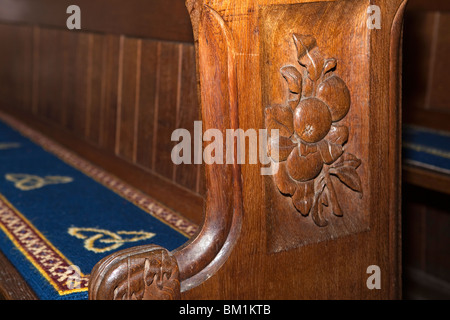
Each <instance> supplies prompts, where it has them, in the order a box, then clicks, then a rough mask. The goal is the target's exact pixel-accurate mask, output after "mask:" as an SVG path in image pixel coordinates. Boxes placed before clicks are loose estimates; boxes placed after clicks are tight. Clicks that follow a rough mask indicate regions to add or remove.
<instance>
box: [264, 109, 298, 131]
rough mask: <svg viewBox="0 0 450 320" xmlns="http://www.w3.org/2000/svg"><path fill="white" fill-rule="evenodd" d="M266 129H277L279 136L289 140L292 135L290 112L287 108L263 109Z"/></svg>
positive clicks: (291, 116)
mask: <svg viewBox="0 0 450 320" xmlns="http://www.w3.org/2000/svg"><path fill="white" fill-rule="evenodd" d="M264 112H265V116H266V128H267V129H268V130H269V135H270V130H273V129H278V130H279V134H280V136H283V137H286V138H290V137H291V136H292V134H293V133H294V123H293V122H294V121H293V114H292V110H291V108H290V107H288V106H274V107H270V108H266V109H265V111H264Z"/></svg>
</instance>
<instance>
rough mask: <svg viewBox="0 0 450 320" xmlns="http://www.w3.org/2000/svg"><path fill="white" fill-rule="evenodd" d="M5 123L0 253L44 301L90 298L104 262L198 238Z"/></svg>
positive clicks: (108, 179) (161, 210)
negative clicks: (94, 275) (133, 250)
mask: <svg viewBox="0 0 450 320" xmlns="http://www.w3.org/2000/svg"><path fill="white" fill-rule="evenodd" d="M0 119H1V120H2V121H3V122H0V250H1V251H2V252H3V253H4V254H5V256H6V257H7V258H8V259H9V260H10V261H11V263H12V264H13V265H14V266H15V268H16V269H17V270H18V271H19V272H20V273H21V275H22V276H23V278H24V279H25V281H27V283H28V284H29V285H30V287H31V288H32V289H33V290H34V291H35V293H36V295H37V296H38V297H39V298H40V299H45V300H66V299H87V297H88V294H87V290H88V281H89V273H90V271H91V270H92V268H93V267H94V265H95V264H96V263H97V262H98V261H99V260H101V259H102V258H103V257H105V256H107V255H109V254H111V253H113V252H114V251H117V250H122V249H126V248H129V247H132V246H137V245H143V244H156V245H160V246H163V247H165V248H167V249H169V250H173V249H175V248H177V247H179V246H181V245H182V244H184V243H185V242H186V241H187V240H188V238H190V237H191V236H192V235H193V234H194V233H195V232H196V229H197V226H196V225H194V224H193V223H191V222H190V221H188V220H186V219H184V218H183V217H182V216H180V215H178V214H177V213H175V212H173V211H171V210H170V209H168V208H166V207H164V206H163V205H161V204H159V203H158V202H156V201H155V200H153V199H151V198H149V197H147V196H146V195H144V194H142V193H141V192H139V191H137V190H135V189H133V188H132V187H130V186H128V185H127V184H125V183H124V182H122V181H120V180H119V179H117V178H116V177H114V176H112V175H110V174H108V173H106V172H104V171H103V170H102V169H100V168H98V167H96V166H94V165H92V164H91V163H89V162H87V161H85V160H83V159H82V158H80V157H78V156H76V155H75V154H73V153H71V152H70V151H68V150H66V149H65V148H63V147H61V146H60V145H57V144H55V143H54V142H52V141H51V140H49V139H47V138H46V137H45V136H43V135H41V134H39V133H38V132H35V131H34V130H31V129H29V128H28V127H26V126H24V125H23V124H21V123H20V122H17V121H16V120H15V119H13V118H11V117H9V116H7V115H5V114H3V113H0ZM13 128H14V129H13Z"/></svg>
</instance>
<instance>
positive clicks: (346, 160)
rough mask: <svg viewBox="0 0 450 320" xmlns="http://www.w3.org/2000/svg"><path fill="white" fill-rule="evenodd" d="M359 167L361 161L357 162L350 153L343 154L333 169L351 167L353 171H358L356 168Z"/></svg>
mask: <svg viewBox="0 0 450 320" xmlns="http://www.w3.org/2000/svg"><path fill="white" fill-rule="evenodd" d="M360 165H361V160H359V159H358V158H357V157H356V156H355V155H353V154H351V153H345V154H344V155H343V156H342V157H341V158H340V159H339V161H337V162H336V163H335V164H334V165H333V168H339V167H343V166H348V167H352V168H354V169H358V167H359V166H360Z"/></svg>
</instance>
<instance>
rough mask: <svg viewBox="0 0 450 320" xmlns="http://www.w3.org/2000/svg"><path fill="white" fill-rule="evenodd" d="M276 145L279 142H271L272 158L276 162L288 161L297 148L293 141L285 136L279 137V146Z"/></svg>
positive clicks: (270, 151)
mask: <svg viewBox="0 0 450 320" xmlns="http://www.w3.org/2000/svg"><path fill="white" fill-rule="evenodd" d="M276 143H277V141H275V140H271V142H270V144H269V154H270V157H271V158H272V159H273V160H274V161H276V162H281V161H286V160H287V158H288V157H289V155H290V154H291V152H292V150H293V149H294V148H295V147H296V146H297V145H296V144H295V143H293V142H292V141H291V139H289V138H286V137H283V136H280V137H279V140H278V146H276V145H275V144H276ZM277 150H278V154H277Z"/></svg>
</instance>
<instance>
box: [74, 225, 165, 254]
mask: <svg viewBox="0 0 450 320" xmlns="http://www.w3.org/2000/svg"><path fill="white" fill-rule="evenodd" d="M68 232H69V234H70V235H71V236H74V237H76V238H78V239H81V240H84V247H85V248H86V249H87V250H89V251H93V252H95V253H103V252H107V251H112V250H115V249H118V248H120V247H121V246H122V245H123V244H125V243H127V242H137V241H142V240H148V239H150V238H153V237H154V236H155V235H156V234H155V233H151V232H144V231H118V232H117V233H116V232H111V231H108V230H103V229H96V228H75V227H72V228H69V230H68ZM127 236H128V237H127ZM105 245H106V246H105Z"/></svg>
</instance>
